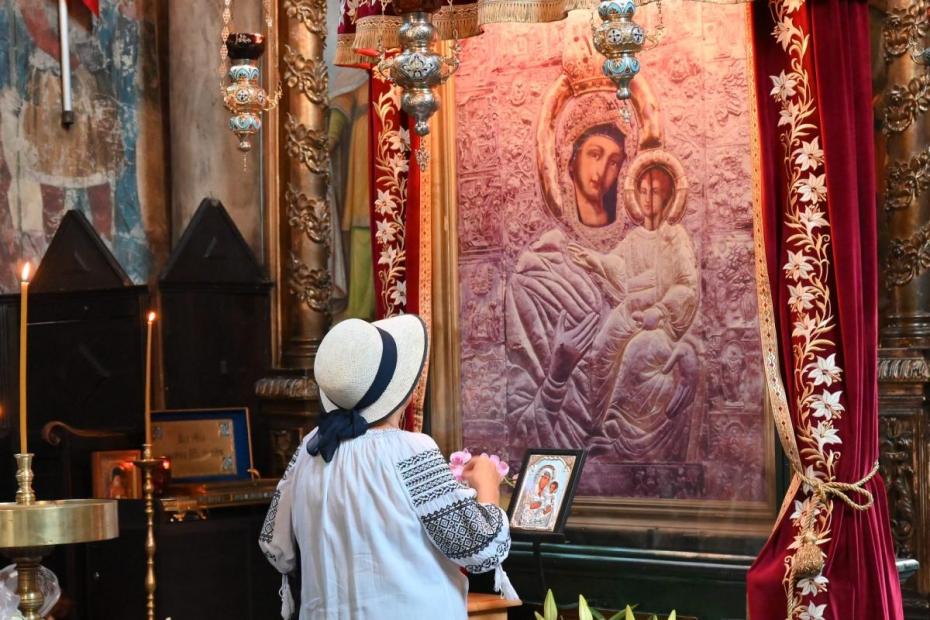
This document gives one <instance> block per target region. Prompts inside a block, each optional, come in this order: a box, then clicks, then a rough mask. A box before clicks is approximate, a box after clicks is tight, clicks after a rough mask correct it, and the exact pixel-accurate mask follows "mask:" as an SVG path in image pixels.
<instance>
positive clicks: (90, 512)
mask: <svg viewBox="0 0 930 620" xmlns="http://www.w3.org/2000/svg"><path fill="white" fill-rule="evenodd" d="M32 456H33V455H32V454H17V455H15V458H16V465H17V468H16V483H17V491H16V501H15V502H12V503H11V502H4V503H0V553H2V554H3V555H5V556H7V557H9V558H10V559H12V560H13V562H14V563H15V564H16V571H17V589H16V592H17V594H18V595H19V597H20V601H19V610H20V611H21V612H22V615H23V618H24V619H25V620H41V618H42V617H41V616H40V615H39V611H40V610H41V609H42V605H43V604H44V603H45V598H44V595H43V594H42V591H41V590H40V588H39V567H40V566H41V564H42V558H43V557H45V556H47V555H48V554H50V553H51V552H52V549H53V548H54V547H55V546H56V545H72V544H76V543H85V542H94V541H99V540H109V539H111V538H116V537H117V536H118V535H119V525H118V523H119V520H118V519H119V518H118V514H117V510H116V501H115V500H111V499H65V500H54V501H38V500H36V494H35V491H33V490H32V479H33V474H32Z"/></svg>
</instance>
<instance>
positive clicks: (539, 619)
mask: <svg viewBox="0 0 930 620" xmlns="http://www.w3.org/2000/svg"><path fill="white" fill-rule="evenodd" d="M533 615H534V616H536V620H546V619H545V618H543V617H542V616H540V615H539V612H538V611H534V612H533Z"/></svg>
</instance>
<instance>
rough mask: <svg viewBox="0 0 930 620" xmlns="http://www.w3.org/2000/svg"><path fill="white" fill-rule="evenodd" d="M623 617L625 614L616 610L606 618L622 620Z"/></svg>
mask: <svg viewBox="0 0 930 620" xmlns="http://www.w3.org/2000/svg"><path fill="white" fill-rule="evenodd" d="M625 617H626V614H624V613H623V612H622V611H618V612H617V613H615V614H614V615H612V616H611V617H610V618H608V619H607V620H623V619H624V618H625Z"/></svg>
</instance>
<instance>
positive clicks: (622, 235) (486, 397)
mask: <svg viewBox="0 0 930 620" xmlns="http://www.w3.org/2000/svg"><path fill="white" fill-rule="evenodd" d="M665 10H666V11H669V12H671V13H673V14H674V15H676V19H675V20H673V21H672V23H669V24H668V25H667V29H668V30H667V32H666V34H665V36H664V39H663V41H662V44H661V45H659V46H658V47H656V48H655V49H653V50H651V51H648V52H645V53H644V54H643V55H642V63H643V67H642V72H641V74H640V75H639V76H638V77H637V78H636V80H635V81H634V83H633V93H634V94H633V102H632V105H630V106H629V108H628V109H629V112H630V121H629V122H627V121H626V120H625V118H624V116H623V113H622V109H623V106H622V105H621V104H619V102H618V101H617V99H616V97H615V96H614V92H613V91H614V87H613V86H612V84H611V83H610V82H609V81H608V80H606V79H605V78H603V76H602V74H601V69H600V63H599V56H598V55H597V54H596V52H594V51H593V49H592V45H591V42H590V36H589V35H590V22H591V15H590V13H588V12H585V11H573V12H571V13H569V15H568V17H567V18H566V19H565V20H563V21H561V22H556V23H552V24H534V25H531V26H526V25H516V24H501V25H491V26H488V27H486V29H485V32H484V34H483V35H482V36H480V37H476V38H473V39H468V40H466V41H464V42H463V62H462V67H461V69H460V71H459V73H458V74H457V75H456V77H455V79H454V87H453V88H450V89H448V92H447V93H446V94H447V96H450V95H451V97H453V99H452V100H454V102H455V105H454V119H453V120H452V122H451V124H452V127H451V128H452V129H453V130H454V139H453V142H454V145H455V160H454V161H455V162H456V167H455V171H454V177H452V178H454V179H455V186H454V187H455V188H456V193H455V196H454V199H455V200H454V202H446V203H444V204H443V207H442V208H443V209H444V210H445V211H446V213H444V214H443V217H448V218H450V219H451V218H454V219H455V220H456V225H457V233H456V234H455V235H454V238H455V239H457V244H458V247H457V252H458V260H457V263H456V267H455V270H456V271H455V274H453V275H454V276H455V279H456V280H457V283H458V291H457V292H458V297H459V299H458V301H457V303H456V304H455V307H452V306H451V305H445V306H443V312H440V313H439V314H443V315H445V321H447V322H448V324H452V323H453V322H454V324H455V326H456V327H455V328H453V329H452V331H454V332H455V333H456V334H457V336H458V338H457V342H456V349H457V353H454V354H455V355H456V356H457V358H458V359H457V360H456V361H457V364H458V373H459V377H460V381H459V383H458V384H457V385H454V386H453V387H452V389H455V388H458V395H457V396H458V411H457V412H456V414H457V415H456V417H457V420H455V421H453V419H452V417H451V416H448V418H449V422H450V423H454V424H456V426H458V425H460V428H461V431H460V432H461V435H458V434H456V435H455V436H454V437H453V438H451V441H450V442H449V443H448V444H447V445H446V447H448V448H450V449H453V448H454V449H457V447H456V446H461V445H464V446H466V447H468V448H470V449H472V450H475V449H478V450H486V451H488V452H493V453H496V454H500V455H501V456H502V458H505V459H506V460H508V461H509V462H510V463H511V464H512V465H518V464H519V462H520V459H521V457H522V454H523V451H524V450H525V449H526V448H527V447H567V446H570V447H585V448H587V449H588V451H589V457H588V461H587V463H586V465H585V470H584V473H583V476H582V479H581V481H580V488H579V492H578V494H579V497H578V498H577V499H576V501H575V504H574V508H573V513H572V519H571V521H570V525H573V526H576V527H581V526H589V527H592V526H593V527H595V528H607V529H617V528H621V529H622V528H624V527H630V526H636V525H637V524H638V525H642V524H644V523H648V524H649V525H650V526H652V527H655V526H656V525H659V526H661V527H665V528H670V529H673V530H694V529H704V530H708V529H709V530H713V531H717V532H726V531H729V532H731V533H732V532H740V533H742V534H748V533H752V534H754V535H756V536H761V537H764V536H765V535H766V534H767V532H768V529H769V528H770V526H771V523H772V521H773V519H774V515H775V509H776V501H777V499H776V480H775V473H776V472H775V470H776V458H775V447H774V436H773V432H772V424H771V419H770V417H769V416H768V415H767V412H766V407H765V402H764V389H763V383H762V359H761V349H760V345H759V328H758V318H757V310H756V297H755V295H756V289H755V275H754V271H753V238H752V209H753V182H754V180H753V172H752V171H753V163H752V162H753V149H752V145H751V143H750V141H751V135H752V132H753V129H752V122H753V120H752V119H753V116H752V115H753V114H754V111H753V107H752V106H753V105H754V102H753V97H754V94H753V91H752V89H751V88H750V81H751V79H752V58H751V55H750V54H749V49H750V43H749V39H748V36H749V33H748V31H747V29H746V8H745V7H743V6H710V5H699V4H694V3H682V2H672V3H668V6H667V7H665ZM643 19H644V20H646V21H645V23H646V26H647V28H648V27H649V23H648V22H649V20H650V19H652V20H654V19H655V15H654V14H652V13H650V12H648V11H647V12H644V16H643ZM446 101H449V99H446ZM452 108H453V106H447V107H445V108H444V110H445V112H440V116H441V117H442V118H441V119H439V120H438V121H434V125H440V134H442V130H445V129H448V128H449V126H450V120H449V117H450V116H452V112H450V110H451V109H452ZM592 136H594V139H592V138H591V137H592ZM439 141H440V142H441V141H442V135H440V137H439ZM592 145H593V147H592ZM592 148H594V150H593V151H591V149H592ZM438 150H440V152H443V151H442V150H441V149H438ZM588 151H590V152H588ZM598 158H604V159H605V160H606V159H608V158H612V160H611V161H610V162H608V163H607V164H606V165H605V166H603V167H601V166H599V163H598V162H599V159H598ZM433 170H434V174H436V175H443V174H444V172H445V171H444V170H441V169H437V168H436V167H434V168H433ZM604 170H606V172H603V171H604ZM591 199H594V200H600V201H602V204H603V206H604V210H605V211H606V212H607V213H608V218H607V221H606V222H598V223H591V222H587V223H586V222H585V221H584V220H585V216H584V213H583V210H582V208H580V207H579V206H578V205H579V202H580V203H584V202H585V201H586V200H591ZM653 205H654V206H653ZM434 208H436V207H434ZM660 222H661V224H660ZM449 236H450V237H453V235H449ZM438 243H439V244H443V243H447V240H445V239H443V240H439V241H438ZM435 258H436V253H435V252H434V264H436V263H442V262H443V261H441V260H440V261H436V260H435ZM445 267H446V266H445V265H440V266H439V267H438V271H439V273H434V279H436V280H442V279H443V277H442V275H441V273H442V270H443V268H445ZM434 293H435V290H434ZM437 299H439V301H438V302H437V303H439V304H440V305H443V304H448V303H449V301H448V300H441V299H440V298H438V296H437ZM435 314H437V313H436V312H434V316H435ZM589 317H594V318H589ZM436 331H437V332H440V331H441V330H436ZM437 337H438V338H442V337H443V336H442V334H441V333H440V334H437ZM559 340H562V341H564V342H565V343H566V344H568V345H570V347H571V348H574V349H575V351H574V354H573V355H567V356H565V355H563V356H561V357H558V356H557V354H556V353H554V351H555V350H556V348H557V347H556V345H555V343H556V342H557V341H559ZM436 357H437V356H436V355H435V354H434V359H436ZM451 368H453V366H452V365H451V364H450V365H449V370H444V371H443V370H436V369H434V374H433V378H432V380H433V381H434V382H435V381H437V377H436V373H437V372H440V373H448V372H450V370H451ZM439 383H440V384H442V378H441V377H440V378H439ZM558 384H562V385H563V388H562V389H561V391H559V390H553V389H552V386H553V385H558ZM438 398H440V399H441V398H444V396H442V395H439V396H438ZM445 398H447V397H445ZM452 404H453V406H454V403H452ZM433 405H434V407H433V409H432V420H433V426H432V430H433V431H434V432H436V431H437V430H438V429H437V426H441V425H442V422H440V421H439V420H441V419H443V418H446V417H447V414H443V413H440V411H439V407H440V406H448V405H449V401H448V400H446V401H445V402H442V404H441V405H439V404H438V403H437V402H436V401H435V398H434V402H433ZM456 430H458V429H456Z"/></svg>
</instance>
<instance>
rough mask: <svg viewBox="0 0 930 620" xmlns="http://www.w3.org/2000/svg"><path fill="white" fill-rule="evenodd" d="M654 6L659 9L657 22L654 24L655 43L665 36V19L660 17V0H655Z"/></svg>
mask: <svg viewBox="0 0 930 620" xmlns="http://www.w3.org/2000/svg"><path fill="white" fill-rule="evenodd" d="M656 8H657V9H658V10H659V23H658V24H656V43H658V42H659V41H661V40H662V37H664V36H665V20H664V19H663V18H662V0H657V2H656Z"/></svg>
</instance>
